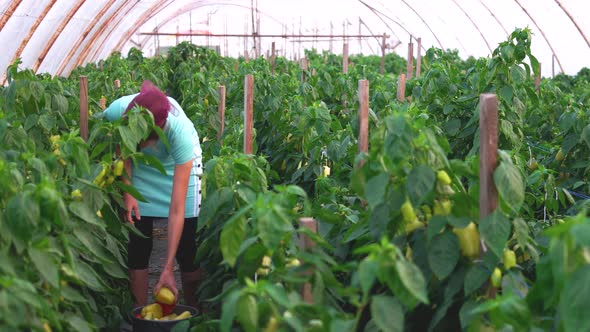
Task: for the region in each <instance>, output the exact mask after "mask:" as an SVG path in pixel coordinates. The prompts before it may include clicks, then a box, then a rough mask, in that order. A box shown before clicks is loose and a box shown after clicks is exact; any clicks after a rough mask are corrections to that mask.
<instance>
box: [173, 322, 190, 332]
mask: <svg viewBox="0 0 590 332" xmlns="http://www.w3.org/2000/svg"><path fill="white" fill-rule="evenodd" d="M190 327H191V323H190V321H189V320H187V319H185V320H183V321H181V322H178V323H177V324H176V325H174V327H173V328H172V330H170V332H188V330H189V328H190Z"/></svg>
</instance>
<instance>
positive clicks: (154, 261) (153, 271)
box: [120, 219, 183, 332]
mask: <svg viewBox="0 0 590 332" xmlns="http://www.w3.org/2000/svg"><path fill="white" fill-rule="evenodd" d="M167 225H168V224H167V222H166V219H162V220H158V221H155V222H154V247H153V249H152V255H151V256H150V266H149V276H150V279H149V280H150V287H149V290H148V294H149V298H148V303H151V302H154V298H153V287H154V286H155V285H156V283H157V282H158V279H159V278H160V273H161V272H162V267H163V265H164V262H165V260H166V243H167V241H166V239H167V234H168V229H167ZM174 276H175V277H176V287H177V288H178V297H179V299H180V302H181V303H182V302H183V295H182V283H181V281H180V269H179V268H178V264H176V265H175V267H174ZM120 331H121V332H131V331H132V327H131V325H130V324H129V323H128V322H125V321H123V322H122V323H121V329H120Z"/></svg>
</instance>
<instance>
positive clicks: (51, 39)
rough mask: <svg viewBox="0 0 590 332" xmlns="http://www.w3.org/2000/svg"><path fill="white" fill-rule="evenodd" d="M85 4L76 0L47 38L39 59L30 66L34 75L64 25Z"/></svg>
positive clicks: (83, 0) (81, 0) (83, 1)
mask: <svg viewBox="0 0 590 332" xmlns="http://www.w3.org/2000/svg"><path fill="white" fill-rule="evenodd" d="M85 2H86V0H78V2H77V3H76V4H75V5H74V7H72V9H71V10H70V11H69V12H68V14H67V15H66V17H65V19H64V20H63V21H61V23H59V25H58V27H57V29H55V31H54V32H53V34H52V35H51V37H50V38H49V41H48V42H47V44H45V47H43V50H42V51H41V53H39V57H38V58H37V60H35V63H34V64H33V66H31V69H33V71H34V72H35V73H36V72H37V70H38V69H39V67H40V66H41V64H42V63H43V60H45V57H46V56H47V53H49V50H51V48H52V47H53V44H54V43H55V41H56V40H57V38H58V37H59V36H60V35H61V33H62V31H63V30H64V28H65V27H66V25H68V23H70V20H71V19H72V17H74V14H76V13H77V12H78V10H79V9H80V7H82V5H83V4H84V3H85Z"/></svg>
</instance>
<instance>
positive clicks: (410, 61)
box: [406, 41, 414, 79]
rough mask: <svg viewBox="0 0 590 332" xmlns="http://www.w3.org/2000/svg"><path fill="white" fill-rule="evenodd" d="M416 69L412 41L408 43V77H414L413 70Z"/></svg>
mask: <svg viewBox="0 0 590 332" xmlns="http://www.w3.org/2000/svg"><path fill="white" fill-rule="evenodd" d="M413 71H414V43H412V42H411V41H410V43H409V44H408V67H407V70H406V78H407V79H410V78H412V72H413Z"/></svg>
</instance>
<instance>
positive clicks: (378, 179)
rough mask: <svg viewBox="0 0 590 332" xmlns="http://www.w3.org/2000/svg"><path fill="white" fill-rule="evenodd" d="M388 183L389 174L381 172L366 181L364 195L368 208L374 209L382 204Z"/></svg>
mask: <svg viewBox="0 0 590 332" xmlns="http://www.w3.org/2000/svg"><path fill="white" fill-rule="evenodd" d="M388 183H389V174H388V173H385V172H381V173H379V174H377V175H376V176H374V177H372V178H370V179H369V181H367V184H366V188H365V193H366V194H367V203H369V206H370V207H375V206H377V205H379V204H381V203H383V198H384V197H385V190H386V188H387V184H388Z"/></svg>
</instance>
